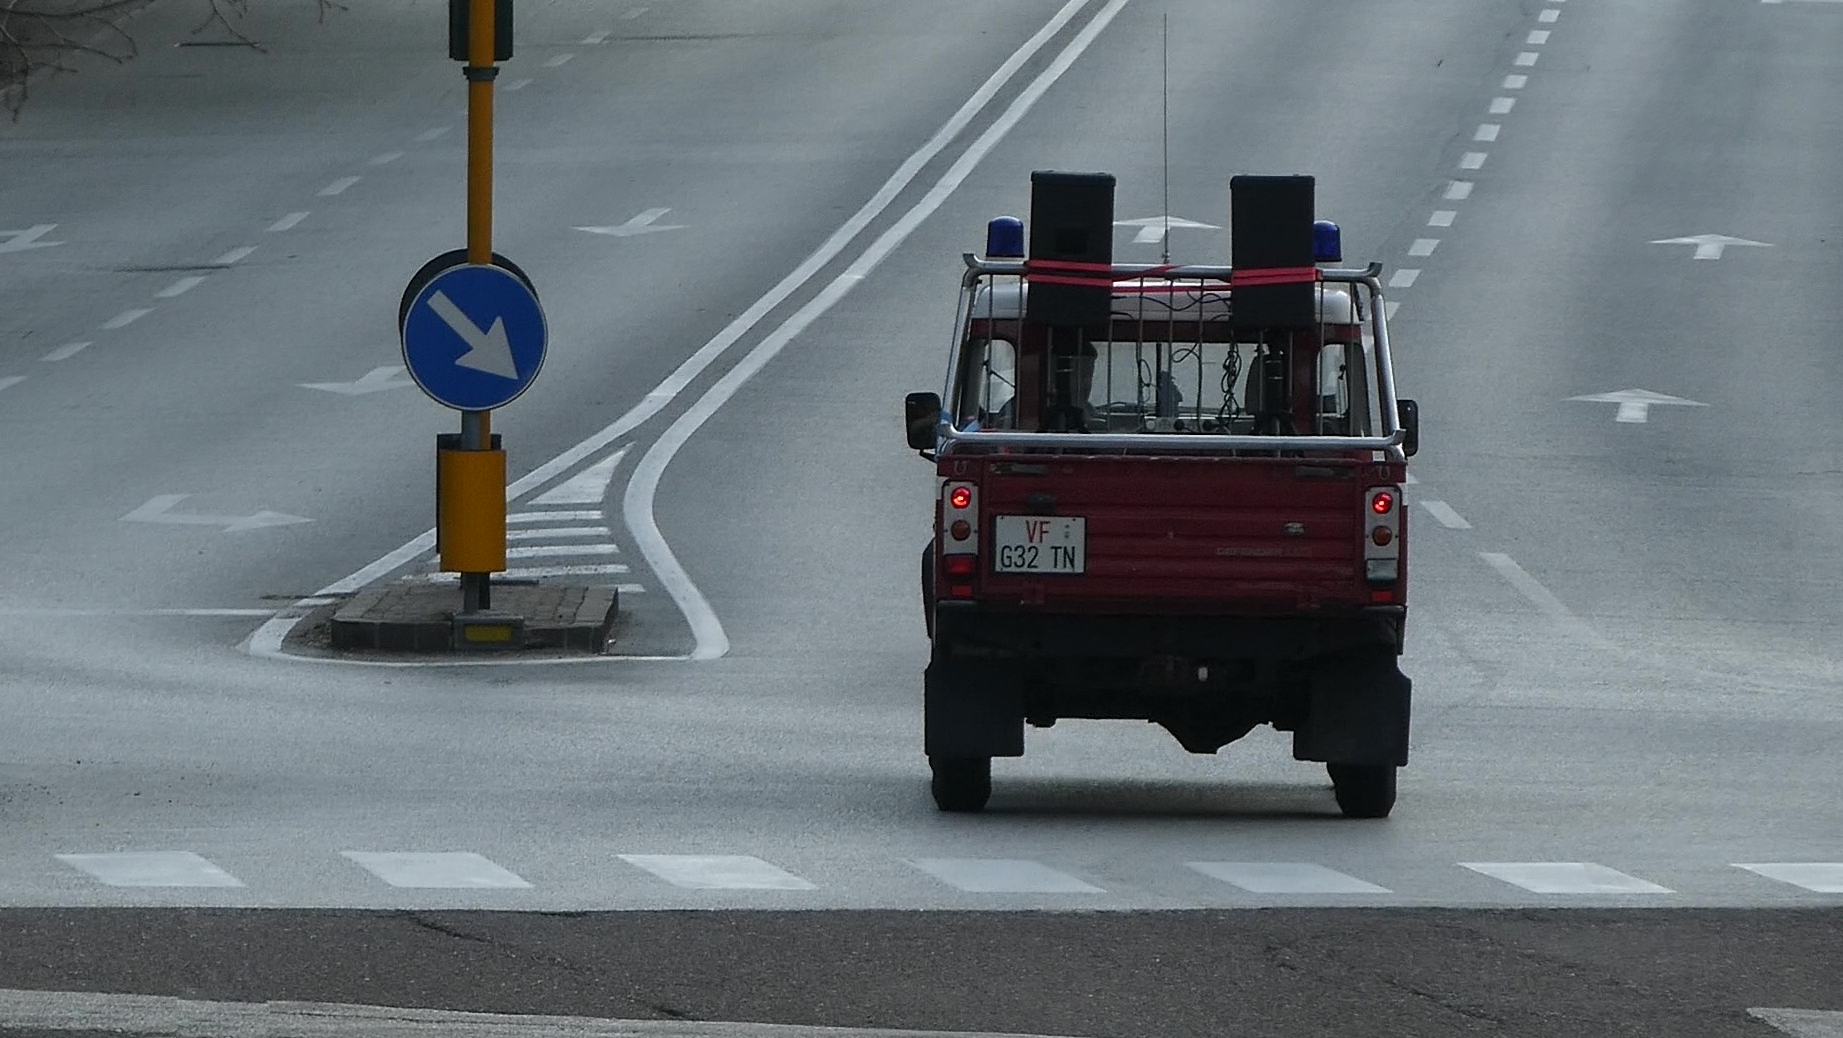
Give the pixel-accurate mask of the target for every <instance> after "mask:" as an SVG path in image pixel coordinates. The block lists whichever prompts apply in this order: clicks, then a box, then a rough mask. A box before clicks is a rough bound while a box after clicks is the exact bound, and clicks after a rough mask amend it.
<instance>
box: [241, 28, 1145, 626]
mask: <svg viewBox="0 0 1843 1038" xmlns="http://www.w3.org/2000/svg"><path fill="white" fill-rule="evenodd" d="M1092 2H1093V0H1068V2H1067V3H1066V4H1064V5H1063V6H1062V8H1061V9H1060V10H1058V11H1057V12H1056V14H1055V15H1054V16H1052V17H1051V18H1050V20H1049V21H1048V22H1046V23H1045V24H1044V25H1043V27H1042V28H1041V29H1039V30H1037V32H1036V34H1035V35H1033V36H1032V37H1031V38H1030V39H1029V40H1027V41H1025V43H1024V45H1023V46H1022V47H1020V48H1019V49H1018V50H1017V51H1016V52H1014V53H1013V54H1012V55H1011V56H1010V57H1009V58H1007V59H1005V61H1004V63H1003V64H1001V65H1000V66H999V67H998V69H997V70H996V71H994V72H993V73H992V75H991V76H989V77H988V78H987V79H986V81H985V82H984V83H982V84H981V85H980V87H979V89H978V90H976V91H974V92H973V94H972V96H971V97H969V98H967V100H966V103H965V104H963V105H961V106H960V108H959V110H958V111H956V112H955V113H954V114H953V116H952V117H950V118H949V119H948V120H947V121H946V122H945V123H943V124H942V125H941V128H940V129H939V130H937V131H935V134H934V136H932V137H930V138H929V139H928V140H927V142H926V143H924V144H923V145H922V146H921V147H920V148H918V149H916V151H915V152H914V154H912V155H910V156H909V157H908V158H907V159H905V160H904V161H903V163H902V165H900V166H898V167H897V168H896V171H895V172H894V173H892V174H890V178H889V179H888V180H887V181H885V182H884V184H883V186H882V187H880V188H878V189H877V192H876V194H874V195H872V196H871V197H870V199H869V200H868V201H866V202H865V203H864V205H863V206H862V207H861V208H859V209H858V211H857V212H856V213H854V214H852V216H851V218H850V219H848V220H846V221H845V222H844V223H843V224H841V225H839V228H838V229H837V230H836V231H834V232H833V233H832V236H831V237H829V238H827V239H826V240H825V242H824V243H823V244H821V245H820V246H819V248H818V249H816V250H814V252H813V253H812V254H811V255H809V256H808V257H807V258H806V259H805V260H804V261H802V262H801V263H800V265H799V266H797V267H795V268H794V269H793V270H792V271H790V272H789V273H788V274H787V276H786V277H784V278H782V279H781V280H780V281H779V282H778V283H776V284H775V286H774V287H773V288H771V289H769V290H768V292H767V293H766V294H765V295H763V296H762V297H761V298H760V299H757V300H756V301H755V302H754V303H753V304H752V305H751V306H750V307H749V308H748V309H747V310H745V311H743V312H742V313H741V314H740V315H738V316H737V317H736V319H735V320H733V321H731V322H730V323H729V324H728V325H727V326H725V327H724V329H723V330H722V331H720V332H718V333H717V335H716V336H715V337H714V338H712V339H711V340H710V341H709V342H707V343H705V344H704V345H703V346H701V347H699V349H698V351H697V352H696V353H693V354H692V355H691V356H690V357H687V358H686V359H685V361H684V362H683V363H681V364H680V365H679V366H678V367H677V368H676V369H674V370H673V372H672V373H671V374H670V375H668V376H666V378H665V380H664V381H662V382H660V383H659V385H657V386H655V387H653V389H652V391H651V392H649V393H647V395H646V397H645V398H644V399H642V400H641V401H640V403H638V404H636V405H635V406H634V407H633V408H631V409H630V410H629V411H628V412H627V413H626V414H624V415H622V416H621V417H620V418H617V419H615V420H614V421H613V422H611V423H609V424H608V425H606V426H604V427H603V428H602V429H601V430H600V431H599V432H596V433H595V434H593V435H591V436H589V437H588V438H587V439H584V440H583V441H581V442H580V443H578V444H576V445H575V446H574V447H571V448H569V449H568V450H565V451H563V452H562V453H561V454H558V455H557V456H556V457H553V458H551V459H550V460H549V461H547V462H545V463H544V464H542V465H539V466H538V467H537V468H535V469H533V470H531V471H530V472H528V473H526V474H525V475H523V476H521V477H519V478H518V479H517V480H515V481H513V483H512V484H511V485H510V486H508V487H507V488H506V500H508V501H515V500H517V499H519V498H520V497H522V496H524V495H525V494H527V493H529V492H530V491H531V490H533V489H535V488H536V487H539V486H542V485H543V484H545V483H548V482H550V481H551V480H552V479H555V478H556V477H557V476H558V475H561V474H562V473H563V472H565V471H567V470H568V469H569V468H571V467H572V466H574V465H575V464H576V463H578V462H580V461H582V460H583V459H584V458H586V457H588V456H590V455H592V454H594V453H595V452H597V451H600V450H602V449H603V448H605V447H607V446H608V445H609V444H611V443H613V442H614V441H616V440H618V439H620V438H621V437H623V436H625V435H627V434H628V433H629V432H630V431H632V430H633V429H634V428H635V427H637V426H639V425H640V424H642V423H644V422H645V421H647V420H648V419H650V418H652V417H653V416H654V415H656V414H658V413H659V412H660V411H662V410H664V409H665V407H666V406H667V405H669V404H670V403H671V402H672V401H673V400H674V399H676V398H677V397H678V395H679V394H680V393H682V392H683V391H684V390H685V388H686V387H687V386H689V385H690V384H691V383H692V382H693V381H694V380H695V379H696V378H697V377H698V376H699V375H700V374H702V373H703V372H704V370H705V369H707V368H709V367H710V366H711V365H712V364H714V363H716V361H717V360H718V358H720V357H722V356H723V354H724V353H726V352H728V351H729V349H730V347H732V346H734V345H736V343H737V342H738V341H740V340H741V339H742V337H743V336H744V335H746V334H748V332H749V331H750V329H752V328H754V327H755V326H756V325H757V324H760V323H761V321H762V319H763V318H765V317H766V316H767V315H768V314H769V313H771V312H772V311H773V310H774V309H775V308H776V307H778V306H780V305H781V304H782V303H783V302H785V301H786V300H787V299H788V297H789V296H792V295H793V294H794V293H795V292H797V291H799V290H800V288H801V287H803V286H804V285H806V283H807V282H809V281H811V280H812V279H813V278H814V277H815V276H817V275H818V273H819V272H820V271H821V270H823V269H824V268H825V265H826V264H828V263H830V262H832V260H834V259H835V258H837V257H838V255H839V254H840V253H842V252H844V250H845V248H846V247H847V246H849V245H850V244H851V242H852V241H853V240H854V239H856V238H857V236H858V235H859V234H861V233H862V232H863V230H864V228H866V227H868V226H869V225H870V223H871V222H872V221H874V220H875V219H876V218H877V217H878V216H880V215H881V214H882V213H883V212H884V211H885V210H887V209H888V208H889V207H890V206H891V205H892V204H894V203H895V201H896V199H897V197H898V196H900V195H901V194H902V192H903V191H905V190H907V188H908V187H909V185H910V184H912V183H914V181H915V179H916V178H917V177H919V176H921V174H922V171H923V170H924V169H925V168H926V167H927V166H928V164H929V163H931V162H933V161H934V159H935V157H936V156H938V155H940V153H941V152H943V151H945V150H947V148H948V147H949V146H950V145H951V144H952V143H953V142H954V140H955V139H957V138H958V137H959V135H960V133H961V131H963V130H964V129H966V127H967V125H968V124H969V123H971V122H972V121H973V119H975V118H976V117H977V116H978V115H979V113H980V112H982V111H984V110H985V108H986V106H987V105H989V104H991V102H992V99H993V98H994V97H996V96H997V95H998V92H999V91H1000V90H1003V89H1004V87H1005V85H1006V84H1007V83H1009V82H1010V81H1011V80H1012V79H1013V78H1015V77H1016V76H1017V74H1018V72H1019V71H1020V70H1021V69H1023V68H1024V66H1025V65H1026V64H1028V63H1029V62H1030V61H1031V60H1032V59H1033V58H1034V57H1035V56H1036V54H1037V52H1038V51H1040V50H1042V49H1043V48H1044V47H1045V46H1047V45H1048V44H1049V43H1050V42H1051V41H1052V40H1054V39H1055V37H1056V35H1057V34H1058V33H1060V32H1061V31H1062V29H1063V27H1064V26H1066V25H1067V24H1068V23H1069V22H1070V21H1072V20H1073V19H1074V18H1075V16H1076V15H1077V14H1079V13H1080V12H1081V11H1082V9H1083V8H1085V7H1087V6H1088V5H1089V4H1090V3H1092ZM1124 3H1125V0H1117V3H1116V6H1115V7H1114V8H1112V13H1109V14H1106V19H1107V21H1111V20H1112V19H1113V16H1114V14H1117V13H1118V7H1119V6H1123V5H1124ZM1097 21H1099V16H1097ZM1102 27H1105V26H1104V24H1103V26H1102ZM1096 31H1097V32H1098V30H1096ZM1071 46H1073V45H1071ZM1086 46H1087V44H1085V43H1084V44H1082V47H1083V48H1084V49H1085V48H1086ZM1065 53H1067V52H1065ZM1074 56H1079V52H1077V54H1075V55H1074ZM1070 60H1071V61H1072V60H1073V56H1072V57H1071V58H1070ZM1061 74H1062V73H1061V72H1057V73H1056V75H1057V76H1060V75H1061ZM1048 75H1049V73H1048V72H1047V71H1046V72H1045V73H1044V76H1048ZM1040 78H1041V77H1040ZM1051 82H1053V80H1051ZM1048 85H1049V84H1048V83H1047V82H1046V83H1044V89H1047V88H1048ZM1014 107H1015V106H1014ZM1021 115H1022V113H1021V112H1020V113H1019V116H1020V117H1021ZM987 132H988V134H989V133H990V132H991V131H987ZM993 143H994V144H995V143H996V140H994V141H993ZM989 148H990V146H989V145H988V146H987V150H989ZM969 154H970V152H969ZM687 435H689V432H687ZM655 450H657V447H655ZM673 450H674V451H676V450H677V448H676V447H675V448H673ZM667 460H670V459H669V457H668V458H667ZM663 470H664V466H663V465H661V466H660V471H661V472H663ZM636 478H638V477H637V476H636ZM657 488H658V476H657V475H655V476H654V477H653V480H652V486H651V488H649V489H647V491H646V492H645V493H644V494H642V495H635V493H634V489H633V486H632V484H630V485H629V487H628V493H627V498H626V510H627V514H628V520H629V522H628V525H629V529H630V530H633V529H634V523H633V517H634V513H635V510H636V509H644V514H645V515H646V517H647V523H646V525H648V526H652V525H653V524H652V520H651V516H652V497H653V494H654V492H656V490H657ZM636 532H637V531H636ZM652 537H653V541H654V542H656V547H654V548H652V550H649V547H651V545H649V542H648V541H647V540H646V538H645V537H644V536H639V535H637V536H636V540H638V541H640V542H641V543H640V547H641V550H642V553H643V554H645V555H646V557H647V559H648V561H649V562H651V563H653V564H654V568H655V570H658V569H659V568H660V565H661V560H662V558H663V559H664V560H665V562H666V566H667V568H668V569H669V570H671V571H672V572H670V573H665V572H662V573H660V579H661V580H662V581H663V582H665V583H666V585H667V590H668V591H669V592H672V594H673V599H674V601H675V602H677V604H678V606H679V608H680V609H681V610H683V611H684V612H685V613H686V615H687V617H688V618H689V622H690V623H691V627H692V631H693V633H694V634H695V635H698V638H697V644H698V651H697V652H694V653H693V658H700V659H714V658H716V657H718V656H722V655H723V654H724V653H726V652H728V651H729V638H728V636H727V635H725V634H724V633H723V626H722V624H721V623H720V622H718V620H717V618H716V614H715V613H714V612H712V611H711V609H710V605H709V603H708V602H706V601H705V600H704V597H703V594H702V593H701V592H699V591H698V590H697V587H696V585H693V584H691V582H690V579H689V577H688V576H687V575H686V574H685V572H684V570H683V569H682V568H681V567H679V565H678V562H677V559H676V558H673V557H672V555H671V551H670V549H669V548H665V541H664V539H663V538H662V537H660V535H659V533H658V529H657V527H656V526H654V527H653V529H652ZM434 546H435V531H434V530H432V529H431V530H425V531H423V532H422V534H421V535H420V536H418V537H417V538H415V539H414V540H412V541H410V542H409V543H407V544H405V545H403V546H402V547H399V548H398V549H397V550H396V551H393V552H391V553H390V554H388V555H386V556H384V557H383V558H380V559H377V560H375V561H373V562H372V563H370V564H369V565H367V566H365V567H363V568H361V569H359V570H358V571H357V572H354V573H352V574H351V575H349V576H347V577H345V578H343V579H341V580H337V581H334V582H333V583H331V584H328V585H327V586H326V587H324V588H321V589H320V590H319V591H318V592H316V594H317V595H321V596H326V595H345V594H350V593H352V592H354V591H357V590H359V589H360V588H363V587H365V586H366V585H368V584H370V583H372V582H373V581H375V580H378V579H379V578H381V577H384V576H386V575H388V574H389V573H391V572H393V571H395V570H397V569H399V568H401V567H402V566H404V565H407V564H408V563H410V562H412V561H414V560H415V559H416V558H417V557H418V556H420V555H422V554H423V553H424V552H426V551H428V550H429V549H430V548H433V547H434ZM659 549H663V556H655V555H654V554H653V551H654V550H659ZM675 580H676V581H677V582H678V583H677V584H674V583H673V582H674V581H675ZM694 614H695V615H694ZM296 623H299V619H298V618H295V619H286V618H277V619H275V620H271V621H270V622H269V623H266V624H264V625H263V626H262V627H261V628H259V629H258V630H257V631H256V632H255V633H254V634H252V635H251V636H250V640H249V641H248V642H246V643H245V648H246V651H248V652H250V653H252V654H255V655H259V656H268V657H283V656H284V654H283V653H282V652H281V647H282V642H283V640H284V639H285V638H286V637H287V635H288V632H289V631H290V630H291V629H292V628H293V627H294V625H295V624H296ZM699 653H703V655H699Z"/></svg>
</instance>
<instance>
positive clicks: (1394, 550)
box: [1363, 487, 1403, 601]
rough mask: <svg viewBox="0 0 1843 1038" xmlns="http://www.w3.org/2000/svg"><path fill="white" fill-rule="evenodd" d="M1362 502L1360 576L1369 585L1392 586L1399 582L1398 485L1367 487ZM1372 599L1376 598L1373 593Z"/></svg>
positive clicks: (1401, 515) (1399, 516) (1401, 518)
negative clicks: (1361, 565) (1361, 563)
mask: <svg viewBox="0 0 1843 1038" xmlns="http://www.w3.org/2000/svg"><path fill="white" fill-rule="evenodd" d="M1365 502H1366V505H1367V507H1366V508H1364V510H1363V579H1364V581H1365V582H1366V583H1367V584H1369V586H1370V587H1371V588H1393V587H1395V586H1396V585H1397V584H1399V583H1400V582H1401V535H1402V523H1403V514H1402V508H1401V488H1400V487H1370V488H1369V490H1368V492H1367V493H1366V494H1365ZM1394 597H1395V596H1394V595H1393V594H1390V595H1389V596H1388V598H1387V599H1385V600H1393V599H1394ZM1371 599H1372V601H1374V600H1377V599H1376V596H1375V595H1374V594H1372V595H1371Z"/></svg>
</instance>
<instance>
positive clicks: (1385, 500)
mask: <svg viewBox="0 0 1843 1038" xmlns="http://www.w3.org/2000/svg"><path fill="white" fill-rule="evenodd" d="M1369 507H1370V511H1372V512H1375V513H1376V514H1377V515H1388V514H1389V513H1390V512H1392V511H1394V510H1395V495H1394V494H1391V493H1389V492H1388V491H1386V490H1384V491H1381V492H1379V493H1377V494H1376V495H1375V496H1374V497H1372V498H1370V499H1369Z"/></svg>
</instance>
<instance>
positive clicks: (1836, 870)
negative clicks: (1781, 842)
mask: <svg viewBox="0 0 1843 1038" xmlns="http://www.w3.org/2000/svg"><path fill="white" fill-rule="evenodd" d="M1734 867H1735V868H1737V869H1746V870H1747V871H1748V872H1752V873H1754V874H1756V875H1760V876H1765V877H1766V878H1767V879H1775V880H1778V881H1779V882H1781V883H1790V884H1791V885H1793V886H1795V887H1803V888H1805V889H1806V890H1810V891H1814V892H1816V893H1819V894H1843V862H1834V861H1832V862H1820V861H1807V862H1789V861H1782V862H1774V863H1771V864H1763V865H1736V866H1734Z"/></svg>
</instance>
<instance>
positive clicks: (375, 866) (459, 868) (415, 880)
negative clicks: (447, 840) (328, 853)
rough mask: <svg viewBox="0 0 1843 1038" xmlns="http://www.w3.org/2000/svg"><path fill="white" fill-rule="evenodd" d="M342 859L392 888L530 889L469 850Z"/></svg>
mask: <svg viewBox="0 0 1843 1038" xmlns="http://www.w3.org/2000/svg"><path fill="white" fill-rule="evenodd" d="M339 853H340V856H341V857H344V858H347V859H349V860H350V861H352V862H353V863H355V864H357V865H359V866H361V867H362V868H364V870H365V871H367V872H369V873H371V874H372V875H373V876H376V877H377V878H379V879H381V880H383V881H384V882H386V883H388V884H390V885H391V886H393V887H416V888H420V889H431V890H482V889H492V888H498V889H515V890H523V889H528V888H530V886H531V884H529V883H527V882H525V881H524V880H523V879H521V878H520V877H519V876H517V875H516V874H514V873H513V872H511V871H509V870H507V869H505V868H503V867H501V866H500V865H498V864H497V863H495V862H494V861H492V860H491V859H489V858H486V857H484V856H482V855H479V854H474V853H471V852H468V851H437V852H418V851H340V852H339Z"/></svg>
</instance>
